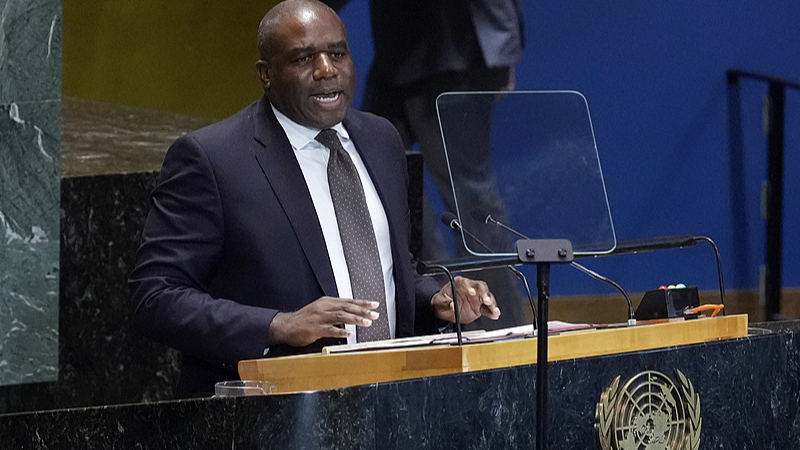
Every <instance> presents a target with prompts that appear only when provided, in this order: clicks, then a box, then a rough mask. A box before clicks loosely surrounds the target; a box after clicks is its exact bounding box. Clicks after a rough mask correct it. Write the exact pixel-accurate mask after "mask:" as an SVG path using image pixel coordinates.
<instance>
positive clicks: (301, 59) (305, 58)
mask: <svg viewBox="0 0 800 450" xmlns="http://www.w3.org/2000/svg"><path fill="white" fill-rule="evenodd" d="M309 61H311V56H310V55H306V56H301V57H299V58H297V59H295V60H294V62H296V63H300V64H302V63H305V62H309Z"/></svg>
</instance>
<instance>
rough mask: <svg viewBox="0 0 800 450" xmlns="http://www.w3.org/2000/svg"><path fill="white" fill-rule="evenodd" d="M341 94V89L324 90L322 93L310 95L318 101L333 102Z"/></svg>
mask: <svg viewBox="0 0 800 450" xmlns="http://www.w3.org/2000/svg"><path fill="white" fill-rule="evenodd" d="M341 94H342V92H341V91H336V92H326V93H324V94H315V95H312V96H311V97H312V98H313V99H314V100H316V101H318V102H320V103H333V102H335V101H336V100H339V97H340V96H341Z"/></svg>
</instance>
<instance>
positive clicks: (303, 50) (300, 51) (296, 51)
mask: <svg viewBox="0 0 800 450" xmlns="http://www.w3.org/2000/svg"><path fill="white" fill-rule="evenodd" d="M313 52H314V46H312V45H309V46H307V47H295V48H293V49H292V51H291V52H290V53H289V54H290V55H291V56H292V58H295V57H298V56H301V55H305V54H308V53H313Z"/></svg>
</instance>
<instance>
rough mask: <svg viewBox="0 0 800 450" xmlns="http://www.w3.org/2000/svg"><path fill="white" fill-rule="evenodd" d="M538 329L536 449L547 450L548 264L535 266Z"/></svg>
mask: <svg viewBox="0 0 800 450" xmlns="http://www.w3.org/2000/svg"><path fill="white" fill-rule="evenodd" d="M536 285H537V286H538V291H539V292H538V297H539V316H538V321H539V327H538V335H537V338H536V344H537V345H536V346H537V349H536V350H537V356H536V448H537V449H538V450H546V449H547V384H548V383H547V316H548V315H549V311H548V309H547V305H548V303H549V300H550V263H538V264H536Z"/></svg>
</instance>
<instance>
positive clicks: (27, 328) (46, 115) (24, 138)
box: [0, 100, 60, 385]
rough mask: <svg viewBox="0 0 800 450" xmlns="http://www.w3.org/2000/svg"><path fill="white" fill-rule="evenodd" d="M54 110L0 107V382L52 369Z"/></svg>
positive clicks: (39, 376)
mask: <svg viewBox="0 0 800 450" xmlns="http://www.w3.org/2000/svg"><path fill="white" fill-rule="evenodd" d="M59 110H60V102H59V101H58V100H55V101H42V102H32V103H23V104H17V103H9V104H6V105H1V106H0V136H2V138H0V385H7V384H19V383H38V382H43V381H51V380H54V379H55V378H56V377H57V375H58V275H59V264H58V257H59V216H60V212H59V203H60V194H59V192H60V190H59V189H60V187H59V179H60V173H59V166H60V157H59Z"/></svg>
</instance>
